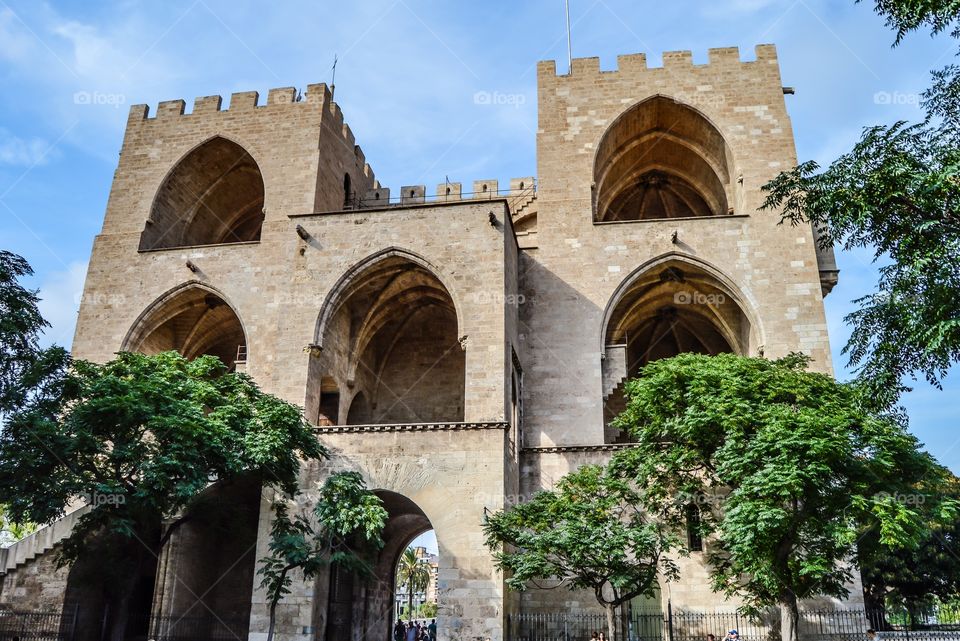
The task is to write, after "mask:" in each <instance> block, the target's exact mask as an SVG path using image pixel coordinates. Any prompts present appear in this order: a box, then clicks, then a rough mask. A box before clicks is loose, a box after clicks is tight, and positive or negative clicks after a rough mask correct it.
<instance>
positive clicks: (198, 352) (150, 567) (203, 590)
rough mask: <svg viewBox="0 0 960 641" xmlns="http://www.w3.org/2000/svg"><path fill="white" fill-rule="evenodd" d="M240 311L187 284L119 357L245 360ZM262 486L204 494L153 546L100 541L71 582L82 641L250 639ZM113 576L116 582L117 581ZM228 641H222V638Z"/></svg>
mask: <svg viewBox="0 0 960 641" xmlns="http://www.w3.org/2000/svg"><path fill="white" fill-rule="evenodd" d="M246 342H247V341H246V337H245V333H244V330H243V326H242V324H241V322H240V319H239V318H238V316H237V314H236V313H235V312H234V310H233V309H232V308H231V307H230V305H228V304H227V303H226V301H224V299H223V298H222V297H221V296H220V295H219V294H218V293H217V292H216V291H215V290H213V289H212V288H209V287H207V286H204V285H199V284H189V285H186V286H185V287H182V288H179V289H176V290H174V291H171V292H169V293H168V294H166V295H164V296H163V297H161V298H160V299H159V300H157V301H156V302H155V303H154V304H153V305H151V306H150V307H149V308H148V309H147V310H146V311H144V313H143V314H142V315H141V316H140V318H139V319H138V320H137V321H136V323H134V326H133V327H132V328H131V330H130V332H129V334H128V335H127V338H126V339H125V341H124V344H123V349H125V350H128V351H138V352H142V353H145V354H156V353H159V352H163V351H171V350H172V351H177V352H179V353H180V354H182V355H183V356H185V357H186V358H188V359H193V358H197V357H199V356H202V355H212V356H216V357H218V358H219V359H220V360H221V361H223V362H224V363H225V364H226V365H227V366H228V367H229V368H230V369H234V368H235V367H236V366H237V363H238V362H239V360H240V359H243V358H245V356H246ZM261 485H262V484H261V482H260V479H256V478H243V479H236V480H234V481H232V482H230V483H229V484H226V483H221V484H217V485H212V486H210V487H208V488H207V489H206V490H205V491H204V492H203V493H202V494H201V495H200V496H199V497H198V498H197V499H196V500H195V501H194V505H193V506H192V507H191V508H190V510H189V511H187V513H186V514H185V515H184V516H183V518H179V519H176V520H175V521H173V523H174V524H175V525H173V526H172V527H171V525H170V524H167V525H165V526H164V527H163V528H161V530H159V531H157V532H155V533H154V536H152V537H151V538H150V540H129V539H124V538H122V537H112V538H110V539H102V540H95V541H93V542H92V546H93V548H92V549H93V550H99V549H101V548H102V552H97V553H91V554H90V555H89V556H90V558H83V559H80V560H79V561H78V562H77V563H76V564H75V565H74V567H73V568H72V569H71V572H70V580H69V584H70V585H69V586H68V592H69V594H68V600H69V601H70V602H72V603H78V604H80V605H81V608H80V610H81V611H82V612H83V613H84V614H83V615H82V616H83V620H80V621H78V625H79V629H80V633H79V636H78V641H86V640H88V639H89V641H103V638H105V637H103V636H101V635H103V634H105V633H104V630H107V631H108V632H107V633H106V634H107V635H108V636H107V637H106V638H110V639H116V640H117V641H120V640H123V641H134V640H139V639H143V640H146V639H147V638H153V637H164V638H193V637H196V638H221V637H223V635H227V636H229V638H236V639H240V640H241V641H242V640H243V639H245V638H246V634H247V630H248V628H249V617H250V603H251V598H252V593H253V584H254V569H255V564H256V558H255V545H256V538H257V525H258V519H259V513H260V493H261ZM115 575H116V576H115ZM223 638H226V637H223Z"/></svg>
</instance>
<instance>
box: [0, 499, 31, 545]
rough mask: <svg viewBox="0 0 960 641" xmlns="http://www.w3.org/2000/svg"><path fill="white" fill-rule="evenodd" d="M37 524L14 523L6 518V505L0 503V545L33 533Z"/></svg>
mask: <svg viewBox="0 0 960 641" xmlns="http://www.w3.org/2000/svg"><path fill="white" fill-rule="evenodd" d="M36 529H37V526H36V525H34V524H33V523H23V524H20V523H14V522H12V521H11V520H10V519H9V518H7V507H6V506H5V505H0V546H4V545H8V544H10V543H15V542H17V541H19V540H20V539H22V538H24V537H26V536H29V535H30V534H33V533H34V532H35V531H36Z"/></svg>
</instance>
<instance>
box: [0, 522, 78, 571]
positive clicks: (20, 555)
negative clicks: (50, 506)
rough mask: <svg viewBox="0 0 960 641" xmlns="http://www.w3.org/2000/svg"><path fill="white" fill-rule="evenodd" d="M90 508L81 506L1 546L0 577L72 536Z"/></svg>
mask: <svg viewBox="0 0 960 641" xmlns="http://www.w3.org/2000/svg"><path fill="white" fill-rule="evenodd" d="M89 510H90V508H89V507H88V506H84V507H81V508H80V509H78V510H74V511H73V512H70V513H68V514H66V515H64V516H62V517H61V518H59V519H57V520H56V521H54V522H53V523H51V524H50V525H45V526H44V527H42V528H40V529H39V530H37V531H36V532H34V533H33V534H31V535H29V536H26V537H24V538H23V539H21V540H19V541H17V542H16V543H14V544H12V545H10V546H8V547H5V548H0V577H2V576H3V575H5V574H7V573H8V572H11V571H13V570H16V569H17V568H18V567H20V566H21V565H24V564H25V563H29V562H30V561H33V560H34V559H36V558H37V557H39V556H42V555H43V554H46V553H47V552H49V551H50V550H52V549H53V548H55V547H56V546H57V545H59V544H60V542H61V541H63V540H64V539H65V538H67V537H68V536H70V533H71V532H72V531H73V526H74V525H75V524H76V522H77V520H78V519H79V518H80V517H81V516H83V515H84V514H86V513H87V512H88V511H89Z"/></svg>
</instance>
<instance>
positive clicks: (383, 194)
mask: <svg viewBox="0 0 960 641" xmlns="http://www.w3.org/2000/svg"><path fill="white" fill-rule="evenodd" d="M536 195H537V186H536V179H535V178H534V177H533V176H524V177H522V178H511V179H510V186H509V187H508V188H506V189H501V188H500V184H499V181H497V180H494V179H489V180H474V181H473V183H472V190H471V191H463V183H459V182H442V183H439V184H438V185H437V187H436V191H435V192H434V193H433V194H429V193H428V191H427V186H426V185H404V186H403V187H401V188H400V191H399V195H391V190H390V188H389V187H383V186H381V185H380V183H375V185H374V187H373V188H372V189H369V190H367V192H366V193H365V194H363V195H361V197H360V199H359V201H358V203H357V208H358V209H371V208H380V207H400V206H410V205H426V204H433V203H448V202H469V201H475V200H493V199H497V198H504V199H507V201H508V202H509V203H510V209H511V211H513V210H514V209H519V208H520V207H523V206H524V205H526V204H529V202H530V201H532V200H533V199H534V198H536Z"/></svg>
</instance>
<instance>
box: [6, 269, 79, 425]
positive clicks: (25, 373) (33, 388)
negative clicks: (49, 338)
mask: <svg viewBox="0 0 960 641" xmlns="http://www.w3.org/2000/svg"><path fill="white" fill-rule="evenodd" d="M32 274H33V269H32V268H31V267H30V265H29V263H27V261H26V260H24V259H23V258H22V257H20V256H18V255H16V254H13V253H11V252H8V251H3V250H0V417H2V416H3V415H4V414H6V413H7V412H9V411H11V410H14V409H16V408H19V407H21V406H23V405H24V404H25V403H26V402H28V400H29V399H30V396H31V394H34V393H42V392H43V391H44V388H45V386H46V385H47V384H48V381H49V379H51V378H53V377H56V376H57V374H58V373H59V372H61V371H62V370H63V369H64V367H65V366H66V365H67V363H68V361H69V356H68V354H67V353H66V351H65V350H63V349H62V348H60V347H49V348H41V347H40V335H41V333H42V332H43V330H44V329H46V328H47V327H49V326H50V325H49V323H47V321H45V320H44V319H43V316H41V315H40V309H39V307H38V303H39V302H40V298H39V296H38V295H37V292H36V291H32V290H29V289H27V288H26V287H24V286H23V285H22V284H21V283H20V279H22V278H24V277H27V276H31V275H32Z"/></svg>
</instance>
